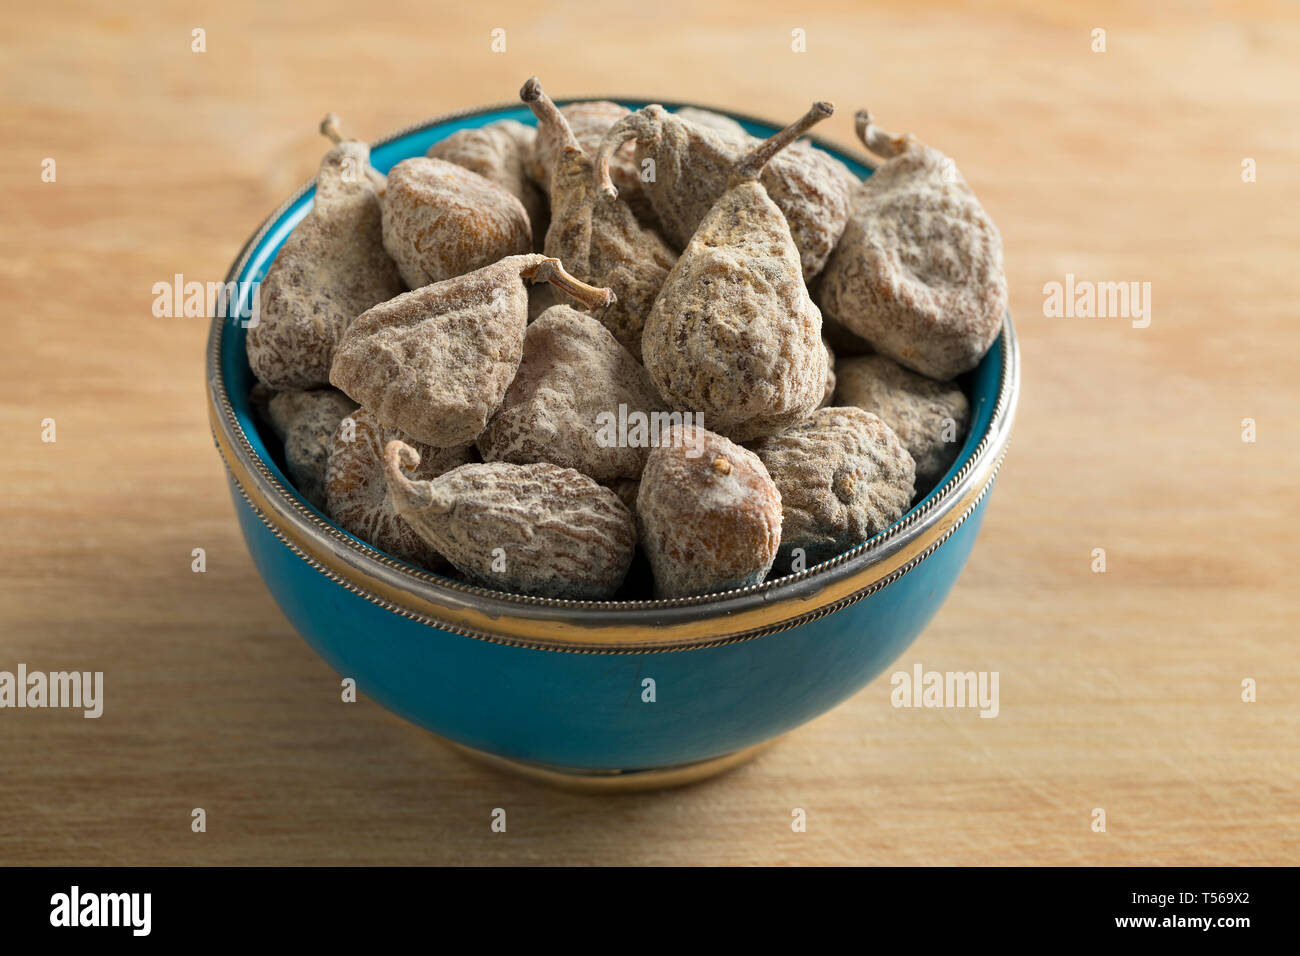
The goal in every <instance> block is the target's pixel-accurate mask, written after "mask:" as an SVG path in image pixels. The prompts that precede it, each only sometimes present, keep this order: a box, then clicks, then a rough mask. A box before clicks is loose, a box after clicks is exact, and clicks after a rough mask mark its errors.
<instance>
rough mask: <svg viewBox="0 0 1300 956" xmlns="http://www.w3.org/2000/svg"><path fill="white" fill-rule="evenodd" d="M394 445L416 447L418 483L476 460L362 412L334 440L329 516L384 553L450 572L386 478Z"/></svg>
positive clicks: (470, 449) (466, 449) (467, 449)
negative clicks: (398, 505)
mask: <svg viewBox="0 0 1300 956" xmlns="http://www.w3.org/2000/svg"><path fill="white" fill-rule="evenodd" d="M390 441H402V442H405V443H406V444H408V445H411V446H413V447H414V448H415V449H416V450H417V454H418V455H419V456H420V464H419V467H417V468H416V469H415V470H414V471H413V472H412V477H413V478H415V479H428V478H437V477H438V476H439V475H441V474H442V473H443V472H446V471H450V470H451V469H453V468H458V467H460V466H461V465H464V464H467V463H469V462H471V461H474V459H475V455H474V446H472V445H461V446H459V447H457V448H432V447H430V446H428V445H425V444H422V443H420V442H417V441H416V440H415V439H413V438H411V437H410V436H409V435H407V434H406V433H405V432H403V431H401V430H400V429H397V428H390V427H388V426H387V425H381V424H380V423H379V421H378V420H377V419H376V418H375V416H374V415H372V414H371V413H370V411H369V409H365V408H361V409H358V410H357V411H355V412H353V413H352V414H351V415H349V416H347V417H346V418H344V419H343V420H342V421H340V422H339V425H338V427H337V428H336V429H335V430H334V434H333V435H332V436H331V438H330V445H329V460H328V464H327V467H326V472H325V513H326V514H327V515H329V517H330V520H331V521H333V522H334V523H336V524H337V525H339V527H341V528H342V529H343V530H344V531H347V532H348V533H350V534H354V535H356V536H357V537H358V538H361V539H362V540H363V541H367V542H369V543H370V544H371V545H373V546H374V547H376V548H378V549H379V550H380V551H384V552H387V553H388V554H391V555H392V556H393V557H395V558H398V559H400V560H402V561H409V562H410V563H412V564H417V565H420V566H421V567H424V568H427V569H429V570H430V571H442V570H445V569H446V567H447V562H446V561H445V560H444V559H443V557H442V555H440V554H439V553H438V551H437V549H436V548H434V547H432V546H431V545H429V543H428V542H426V541H425V540H424V539H423V538H421V537H420V536H419V535H418V534H416V532H415V529H414V528H412V527H411V526H410V525H408V524H407V523H406V519H405V518H403V517H402V516H401V515H399V514H398V513H397V510H396V509H395V508H394V507H393V502H392V500H391V499H390V498H389V496H388V482H387V481H386V480H385V479H384V448H385V446H386V445H387V444H388V442H390Z"/></svg>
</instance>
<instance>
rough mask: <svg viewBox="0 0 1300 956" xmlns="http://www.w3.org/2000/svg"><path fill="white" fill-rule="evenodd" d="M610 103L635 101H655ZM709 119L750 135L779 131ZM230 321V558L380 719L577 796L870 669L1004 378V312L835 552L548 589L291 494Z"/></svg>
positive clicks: (221, 334) (805, 706)
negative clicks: (653, 581)
mask: <svg viewBox="0 0 1300 956" xmlns="http://www.w3.org/2000/svg"><path fill="white" fill-rule="evenodd" d="M621 102H623V103H624V104H625V105H627V106H629V107H631V108H634V109H635V108H638V107H640V106H644V105H645V104H646V102H655V101H639V100H632V101H629V100H621ZM659 102H662V101H659ZM664 105H665V106H667V107H668V108H670V109H672V108H676V107H678V106H682V105H685V104H680V103H667V102H665V103H664ZM718 112H725V111H721V110H719V111H718ZM728 115H731V116H733V117H734V118H735V119H736V120H738V121H739V122H741V123H742V124H743V125H744V126H745V127H746V128H747V129H749V131H750V132H752V133H754V134H755V135H759V136H767V135H770V134H771V133H772V132H774V131H775V130H776V129H777V128H779V124H774V123H771V122H768V121H765V120H760V119H755V118H753V117H748V116H742V115H736V114H732V113H728ZM499 119H515V120H519V121H521V122H526V123H532V122H533V117H532V114H531V113H530V112H529V111H528V110H527V109H525V108H523V107H522V106H521V105H519V104H506V105H501V106H493V107H485V108H480V109H472V110H466V111H462V112H459V113H455V114H451V115H447V116H442V117H438V118H436V119H433V120H430V121H428V122H426V123H421V124H419V125H416V126H412V127H409V128H407V129H404V130H401V131H400V132H398V133H396V134H394V135H392V136H389V137H387V138H386V139H383V140H380V141H379V142H378V143H376V144H375V145H374V147H373V154H372V161H373V163H374V165H375V166H376V167H377V168H378V169H380V170H381V171H387V170H388V169H389V168H390V167H391V166H392V165H393V164H395V163H396V162H398V161H399V160H401V159H405V158H407V157H411V156H422V155H424V153H425V151H426V150H427V149H428V148H429V146H430V145H431V144H433V143H435V142H437V141H438V140H440V139H442V138H443V137H445V136H447V135H449V134H451V133H453V132H455V131H456V130H459V129H464V128H467V127H477V126H483V125H485V124H487V123H490V122H493V121H495V120H499ZM812 139H813V141H814V143H815V144H816V145H817V146H818V147H819V148H823V149H826V150H827V151H828V152H830V153H831V154H833V155H835V156H837V157H838V158H839V159H841V160H842V161H844V162H845V163H846V164H848V166H849V167H850V168H851V169H853V170H854V172H855V173H857V174H858V175H867V174H868V173H869V166H868V165H867V161H866V158H865V157H862V156H858V157H855V156H852V155H848V154H845V153H844V152H842V151H841V150H838V149H836V148H833V147H831V146H829V145H827V144H826V143H824V142H821V141H819V140H818V139H817V138H816V137H812ZM312 192H313V184H312V183H308V184H307V185H306V186H304V187H303V188H302V189H301V190H299V191H298V193H297V194H296V195H295V196H293V197H292V198H291V199H290V200H289V201H288V202H286V203H285V204H284V205H283V206H281V207H280V208H279V209H278V210H276V211H275V212H274V213H273V214H272V215H271V216H270V217H269V218H268V219H267V220H266V221H265V222H264V223H263V224H262V225H261V227H260V228H259V229H258V230H257V232H256V233H255V234H254V235H253V237H252V238H251V239H249V241H248V242H247V243H246V244H245V246H244V248H243V250H242V251H241V253H240V255H239V257H238V259H237V260H236V262H235V263H234V265H233V266H232V267H231V270H230V274H229V275H228V276H227V280H226V281H227V283H230V282H239V283H241V285H240V286H238V287H237V288H239V289H241V290H242V295H243V296H247V295H248V294H249V289H250V288H251V287H250V286H248V285H247V283H251V282H256V281H258V280H260V279H261V278H262V277H263V276H264V275H265V273H266V268H267V266H268V264H269V263H270V262H271V261H272V260H273V259H274V257H275V254H276V252H277V250H278V249H279V247H280V245H281V243H283V241H284V239H285V238H286V237H287V236H288V235H289V233H290V231H291V230H292V229H293V227H294V225H295V224H296V223H297V222H298V221H299V220H300V219H301V218H302V217H303V215H305V214H306V212H307V211H308V210H309V208H310V205H311V201H312ZM239 304H240V305H241V306H242V307H243V308H245V309H246V308H247V306H248V302H247V301H246V300H245V301H242V302H240V303H239ZM227 314H228V315H236V316H238V314H239V313H238V312H236V311H235V310H234V309H233V308H232V309H228V310H227ZM244 314H245V315H246V314H247V313H246V312H245V313H244ZM244 335H245V330H244V327H243V322H242V321H240V320H239V319H238V318H237V317H236V318H234V319H232V318H228V317H226V316H225V315H216V316H214V318H213V322H212V329H211V334H210V337H209V342H208V355H207V379H208V398H209V413H210V418H211V424H212V432H213V437H214V440H215V443H216V446H217V449H218V451H219V452H220V454H221V457H222V459H223V461H224V462H225V465H226V468H227V470H228V478H229V484H230V491H231V496H232V498H233V499H234V503H235V511H236V514H237V516H238V520H239V524H240V527H241V529H242V532H243V536H244V539H245V541H246V542H247V545H248V550H249V553H250V554H251V555H252V558H253V562H254V564H255V565H256V567H257V570H258V573H259V574H260V575H261V577H262V579H263V580H264V581H265V582H266V586H267V588H268V589H269V590H270V592H271V594H272V595H273V596H274V598H275V600H276V601H277V603H278V604H279V605H280V607H281V609H282V610H283V612H284V614H285V616H286V617H287V618H288V619H289V621H290V622H291V623H292V624H293V626H294V628H295V629H296V630H297V631H298V632H299V633H300V634H301V635H302V637H303V638H304V639H305V640H306V641H307V643H308V644H310V645H311V647H312V648H314V649H315V651H316V652H317V653H318V654H319V655H320V656H321V657H322V658H324V660H325V661H326V662H327V663H328V664H329V665H330V666H331V667H333V668H334V669H335V670H336V671H337V672H338V673H339V674H340V675H341V676H343V677H351V678H353V679H355V681H356V684H357V688H358V690H360V691H361V692H362V693H364V694H366V695H368V696H369V697H371V698H372V699H374V700H376V701H378V702H379V703H380V704H382V705H383V706H384V707H386V708H388V709H389V710H391V711H393V712H394V713H396V714H399V715H400V716H402V717H404V718H405V719H407V720H409V721H411V722H412V723H415V724H417V725H419V726H420V727H423V728H426V729H427V730H429V731H431V732H433V733H434V734H437V735H438V736H440V737H441V738H443V739H445V740H446V741H449V742H451V743H452V744H454V745H456V746H457V747H458V748H460V749H461V750H462V751H463V752H465V753H467V754H469V755H473V756H477V757H478V758H480V759H482V760H485V761H488V762H490V763H493V764H494V765H497V766H500V767H503V768H508V769H511V770H514V771H516V772H519V773H523V774H526V775H529V776H532V777H534V778H538V779H541V780H545V781H547V782H550V783H554V784H559V785H563V786H570V787H578V788H582V789H640V788H650V787H659V786H668V785H674V784H680V783H686V782H691V781H694V780H699V779H702V778H704V777H706V776H709V775H710V774H713V773H717V772H720V771H721V770H725V769H727V768H729V767H731V766H734V765H735V764H737V763H739V762H740V761H742V760H744V759H745V758H746V757H748V756H750V755H751V754H753V753H754V752H755V750H756V749H757V748H758V747H760V746H761V745H763V744H765V743H767V742H769V741H771V740H773V739H774V738H776V737H778V736H780V735H782V734H784V733H786V732H787V731H790V730H792V729H793V728H795V727H798V726H799V725H800V724H803V723H805V722H806V721H809V720H811V719H812V718H814V717H816V716H818V715H819V714H822V713H824V712H825V711H827V710H829V709H830V708H832V707H834V706H835V705H836V704H838V703H840V702H841V701H843V700H845V699H846V698H848V697H849V696H851V695H852V694H854V693H855V692H857V691H858V690H860V689H861V688H862V687H864V686H865V685H866V684H867V683H868V682H870V681H871V680H872V679H873V678H875V677H876V676H877V675H879V674H880V673H881V672H882V671H883V670H884V669H885V668H886V667H888V666H889V665H890V663H892V662H893V661H894V660H895V658H897V657H898V656H899V654H900V653H902V651H903V650H904V649H905V648H907V647H908V645H910V644H911V643H912V641H913V640H914V639H915V638H916V636H917V635H918V634H920V633H921V631H922V630H923V629H924V628H925V626H926V624H927V623H928V622H929V620H930V619H931V617H933V615H934V614H935V612H936V611H937V610H938V609H939V606H940V605H941V604H942V603H943V601H944V599H945V598H946V597H947V595H948V592H949V590H950V589H951V588H952V586H953V583H954V582H955V581H956V580H957V576H958V575H959V574H960V572H961V569H962V567H963V566H964V565H965V563H966V559H967V558H968V557H969V555H970V552H971V547H972V545H974V543H975V538H976V535H977V534H978V533H979V528H980V524H981V522H982V521H983V518H984V512H985V509H986V508H987V506H988V499H989V494H990V492H991V491H992V488H993V482H994V479H995V477H996V476H997V472H998V468H999V467H1000V465H1001V463H1002V459H1003V456H1004V455H1005V453H1006V448H1007V442H1008V439H1009V437H1010V432H1011V424H1012V418H1013V415H1014V412H1015V405H1016V396H1017V391H1018V383H1019V371H1018V352H1017V347H1016V338H1015V332H1014V329H1013V327H1012V324H1011V319H1010V316H1007V317H1006V319H1005V320H1004V324H1003V328H1002V331H1001V334H1000V336H999V338H998V340H997V341H996V342H995V343H994V345H993V347H992V349H990V351H989V353H988V354H987V355H986V356H985V357H984V359H983V361H982V362H981V363H980V365H979V366H978V367H977V368H976V369H975V370H974V371H973V372H971V373H969V374H968V375H967V376H965V377H964V378H963V385H964V387H965V388H966V390H967V394H968V396H969V398H970V400H971V426H970V430H969V432H968V435H967V437H966V440H965V443H964V447H963V448H962V450H961V453H960V455H959V456H958V458H957V460H956V462H955V463H954V464H953V466H952V468H951V469H950V470H949V472H948V474H947V475H946V476H945V477H944V478H943V479H942V480H941V481H940V483H939V485H938V486H937V487H936V488H935V489H934V490H933V491H931V492H930V493H929V494H928V495H926V496H925V498H924V499H923V500H921V501H919V502H917V503H916V504H915V505H914V506H913V507H912V509H911V510H910V511H908V512H907V514H906V515H904V516H903V518H902V519H901V520H899V521H898V522H897V523H896V524H894V525H893V526H892V527H890V528H888V529H887V530H885V531H884V532H882V533H881V534H879V535H877V536H876V537H874V538H872V539H871V540H870V541H867V542H864V543H863V544H862V545H860V546H859V547H857V548H855V549H853V550H852V551H849V552H846V553H845V554H842V555H840V556H839V557H837V558H835V559H833V560H830V561H827V562H825V563H823V564H820V565H817V566H815V567H811V568H808V569H806V570H804V571H802V572H800V573H798V574H793V575H789V576H786V577H782V578H778V579H775V580H771V581H768V582H766V583H764V584H761V585H756V586H753V587H747V588H744V589H740V590H735V591H730V592H726V593H723V594H715V595H709V596H704V597H698V598H687V599H679V600H670V601H628V602H589V601H560V600H553V599H546V598H534V597H525V596H518V595H511V594H505V593H502V592H498V591H489V590H485V589H482V588H477V587H473V586H470V585H467V584H463V583H460V582H458V581H454V580H451V579H448V578H444V577H441V576H440V575H437V574H433V573H430V572H427V571H424V570H422V569H419V568H416V567H413V566H411V565H408V564H405V563H403V562H402V561H399V560H397V559H395V558H392V557H390V556H389V555H387V554H384V553H383V552H380V551H378V550H376V549H374V548H372V547H371V546H370V545H368V544H366V543H365V542H364V541H361V540H359V539H357V538H355V537H353V536H352V535H350V534H348V533H347V532H345V531H343V530H342V529H340V528H339V527H337V526H336V525H334V524H333V523H331V522H330V521H329V520H328V518H326V517H325V516H324V515H323V514H321V513H320V512H319V511H317V510H316V509H315V508H313V507H312V506H311V505H309V504H308V503H307V502H306V501H305V500H304V499H303V498H302V497H300V496H299V495H298V493H297V492H296V491H295V490H294V488H293V486H292V484H291V483H290V482H289V480H288V479H287V478H286V477H285V475H284V472H283V470H282V468H281V466H280V464H279V458H278V454H279V453H278V451H276V452H273V451H272V450H271V449H272V447H273V445H274V443H273V442H268V440H267V436H266V435H265V434H264V432H263V426H262V425H261V423H260V422H259V421H258V419H257V416H256V415H255V413H254V410H253V407H252V403H251V402H250V400H249V389H250V387H251V386H252V385H253V382H254V379H253V376H252V372H251V370H250V369H249V365H248V361H247V358H246V357H245V352H244Z"/></svg>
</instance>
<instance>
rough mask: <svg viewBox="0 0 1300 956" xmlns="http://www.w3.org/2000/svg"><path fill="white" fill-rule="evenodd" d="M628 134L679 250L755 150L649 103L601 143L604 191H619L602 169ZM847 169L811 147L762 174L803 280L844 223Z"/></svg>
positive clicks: (831, 246)
mask: <svg viewBox="0 0 1300 956" xmlns="http://www.w3.org/2000/svg"><path fill="white" fill-rule="evenodd" d="M629 139H632V140H635V141H636V151H635V154H634V156H635V163H636V166H638V167H643V166H644V167H645V168H646V169H648V170H652V171H653V176H652V178H649V179H648V181H646V182H643V183H642V184H641V185H642V188H643V190H644V191H645V193H646V195H647V196H649V198H650V202H651V204H652V205H653V206H654V211H655V215H656V216H657V217H658V220H659V223H660V224H661V227H662V229H663V231H664V235H665V236H667V238H668V241H669V242H672V243H675V244H676V245H677V246H679V247H681V246H684V245H685V244H686V243H687V242H688V241H689V240H690V238H691V236H692V235H694V233H695V231H696V229H697V228H698V226H699V225H700V222H701V221H702V220H703V219H704V217H705V216H706V215H707V214H708V213H709V211H710V209H712V207H713V205H714V203H715V202H717V200H718V197H720V196H721V195H722V194H723V192H725V191H726V189H727V188H728V183H729V182H730V178H731V174H732V171H733V170H734V169H735V167H736V163H737V161H738V160H739V159H740V157H741V156H742V155H743V154H745V153H747V152H748V151H750V150H751V149H752V148H753V146H752V143H753V140H752V139H751V138H749V137H745V138H743V139H741V138H739V137H737V136H736V135H735V134H734V133H730V132H724V131H722V130H719V129H717V128H716V126H715V127H709V126H701V125H699V124H698V123H694V122H691V121H690V120H689V119H684V118H682V116H681V114H680V113H669V112H668V111H667V110H665V109H664V108H663V107H662V106H659V105H657V104H655V105H652V106H647V107H645V108H644V109H641V110H637V111H636V112H635V113H630V114H628V115H627V116H625V117H623V118H622V119H621V120H619V121H618V122H617V123H615V124H614V125H613V126H611V127H610V129H609V130H608V132H606V133H605V136H604V138H603V139H602V140H601V143H600V149H599V151H598V152H597V153H596V157H595V159H596V168H597V172H598V174H599V175H600V177H601V184H602V188H604V189H605V191H606V192H607V193H610V194H613V195H617V194H618V192H619V190H618V189H617V188H615V187H616V184H614V183H612V182H611V181H610V177H609V175H608V174H607V173H606V170H607V168H608V163H609V158H610V156H611V155H613V154H614V151H615V150H618V149H621V148H623V146H624V144H625V143H626V142H627V141H628V140H629ZM846 172H847V170H846V168H845V167H844V164H843V163H840V162H839V161H838V160H836V159H834V158H833V157H832V156H831V155H830V154H829V153H826V152H824V151H823V150H820V149H816V148H813V147H811V146H809V147H797V148H793V149H790V150H787V151H786V152H785V153H783V154H782V155H779V156H776V157H774V158H773V160H772V162H771V164H770V165H769V166H768V168H767V170H766V171H765V172H764V173H763V185H764V187H765V188H766V189H767V191H768V194H769V195H770V197H771V199H772V201H773V202H774V203H776V206H777V208H778V209H780V210H781V214H782V215H783V216H784V217H785V219H786V221H787V222H788V223H789V229H790V233H791V235H792V236H793V237H794V244H795V246H796V247H797V248H798V250H799V257H800V265H801V267H802V269H803V277H804V278H805V279H811V278H812V277H813V276H815V275H816V274H817V273H818V272H820V271H821V270H822V267H823V266H824V265H825V264H826V259H827V257H829V256H830V254H831V250H832V249H834V248H835V243H836V242H837V241H838V240H839V238H840V233H842V232H843V231H844V224H845V223H846V222H847V221H848V215H849V202H850V181H851V179H852V177H851V176H846V175H845V174H846Z"/></svg>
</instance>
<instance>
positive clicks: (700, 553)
mask: <svg viewBox="0 0 1300 956" xmlns="http://www.w3.org/2000/svg"><path fill="white" fill-rule="evenodd" d="M636 510H637V521H638V525H639V527H640V535H641V545H642V547H643V548H644V549H645V553H646V556H647V557H648V558H649V559H650V566H651V567H652V568H653V569H654V578H655V595H656V596H657V597H660V598H678V597H690V596H692V595H696V594H708V593H710V592H713V591H729V590H731V589H733V588H743V587H748V586H750V585H752V584H759V583H761V582H762V580H763V578H764V577H765V576H766V575H767V572H768V570H769V569H770V568H771V567H772V561H773V560H774V559H775V557H776V552H777V546H778V544H779V543H780V541H781V494H780V492H779V491H777V487H776V485H775V484H773V482H772V479H771V477H770V476H769V475H768V473H767V468H766V467H765V466H764V465H763V463H762V462H761V461H760V460H759V459H758V457H757V456H756V455H755V454H754V453H753V452H750V451H747V450H745V449H744V448H741V447H740V446H739V445H736V444H733V443H732V442H730V441H728V440H727V439H726V438H723V437H722V436H721V435H716V434H714V433H713V432H710V431H706V430H705V429H703V428H696V427H695V426H693V425H675V426H673V427H672V428H670V429H669V430H668V433H667V434H666V435H665V437H664V439H663V440H661V441H660V443H659V445H658V446H657V447H656V448H654V449H652V450H651V452H650V456H649V458H648V459H647V460H646V466H645V471H643V472H642V474H641V488H640V490H639V492H638V493H637V503H636Z"/></svg>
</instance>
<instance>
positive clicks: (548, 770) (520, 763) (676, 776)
mask: <svg viewBox="0 0 1300 956" xmlns="http://www.w3.org/2000/svg"><path fill="white" fill-rule="evenodd" d="M438 739H439V740H441V741H442V742H443V743H445V744H446V745H447V746H449V747H451V748H452V749H453V750H455V751H457V752H458V753H460V754H461V755H462V756H463V757H465V758H466V759H468V760H471V761H473V762H475V763H478V764H482V765H484V766H487V767H491V768H492V769H493V770H497V771H499V772H501V773H507V774H511V775H513V776H516V777H526V778H527V779H529V780H534V781H536V782H538V783H542V784H545V785H547V786H550V787H555V788H557V789H560V790H569V791H572V792H576V793H632V792H634V791H639V790H666V789H669V788H671V787H685V786H688V785H690V784H693V783H699V782H700V781H702V780H707V779H709V778H710V777H716V776H718V775H719V774H723V773H726V772H727V771H728V770H733V769H734V768H736V767H739V766H740V765H741V764H743V763H746V762H748V761H749V760H752V759H753V758H754V757H756V756H757V755H758V753H759V752H760V751H761V750H763V749H764V748H766V747H767V746H769V745H770V744H772V743H773V741H772V740H766V741H764V742H763V743H761V744H755V745H754V746H752V747H746V748H744V749H743V750H736V751H733V752H732V753H729V754H723V755H722V756H721V757H712V758H710V759H708V760H699V761H696V762H695V763H686V764H678V765H676V766H673V767H653V768H651V769H649V770H580V769H574V768H570V767H552V766H549V765H547V764H540V763H529V762H527V761H524V760H511V759H509V758H507V757H500V756H497V755H496V754H490V753H488V752H487V751H484V750H475V749H474V748H473V747H466V746H463V745H462V744H458V743H454V742H453V741H450V740H447V739H445V738H441V737H440V738H438Z"/></svg>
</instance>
